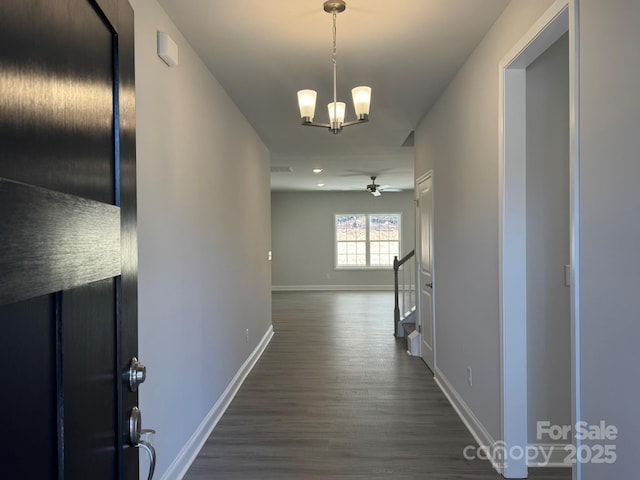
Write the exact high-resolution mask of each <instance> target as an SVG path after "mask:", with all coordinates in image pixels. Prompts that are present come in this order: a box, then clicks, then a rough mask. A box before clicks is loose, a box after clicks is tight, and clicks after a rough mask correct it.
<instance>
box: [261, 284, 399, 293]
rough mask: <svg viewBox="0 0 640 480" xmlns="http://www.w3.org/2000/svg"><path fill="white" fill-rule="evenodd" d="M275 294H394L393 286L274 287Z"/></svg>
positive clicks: (272, 289)
mask: <svg viewBox="0 0 640 480" xmlns="http://www.w3.org/2000/svg"><path fill="white" fill-rule="evenodd" d="M271 291H273V292H333V291H345V292H348V291H356V292H367V291H369V292H387V291H389V292H393V285H273V286H272V287H271Z"/></svg>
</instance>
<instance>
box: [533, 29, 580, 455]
mask: <svg viewBox="0 0 640 480" xmlns="http://www.w3.org/2000/svg"><path fill="white" fill-rule="evenodd" d="M526 88H527V100H526V101H527V142H526V143H527V161H526V162H527V169H526V176H527V187H526V188H527V370H528V372H527V381H528V389H527V391H528V392H529V395H528V397H529V398H528V402H527V408H528V410H529V443H530V444H531V443H533V444H535V443H545V444H549V443H565V444H566V443H570V442H567V441H562V440H557V441H555V442H554V440H553V439H550V438H544V439H539V438H537V429H536V425H537V422H538V421H548V422H551V423H552V424H553V425H570V424H571V310H570V290H569V287H568V286H566V285H565V278H564V266H565V265H568V264H570V263H571V261H570V251H569V241H570V238H569V230H570V229H569V222H570V218H569V37H568V34H565V35H564V36H563V37H562V38H561V39H560V40H558V41H557V42H556V43H555V44H554V45H552V46H551V47H550V48H549V49H548V50H547V51H546V52H544V53H543V54H542V55H541V56H540V57H538V59H537V60H535V61H534V62H533V63H532V64H531V65H530V66H529V67H528V68H527V73H526Z"/></svg>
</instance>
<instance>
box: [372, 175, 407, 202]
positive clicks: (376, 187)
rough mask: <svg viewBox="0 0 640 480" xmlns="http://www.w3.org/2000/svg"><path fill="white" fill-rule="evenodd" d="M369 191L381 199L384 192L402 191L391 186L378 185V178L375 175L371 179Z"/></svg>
mask: <svg viewBox="0 0 640 480" xmlns="http://www.w3.org/2000/svg"><path fill="white" fill-rule="evenodd" d="M367 191H368V192H369V193H370V194H371V195H373V196H374V197H379V196H380V195H382V192H384V191H387V192H399V191H401V190H400V189H398V188H393V187H392V186H391V185H378V184H377V183H376V176H375V175H373V176H372V177H371V183H370V184H369V185H367Z"/></svg>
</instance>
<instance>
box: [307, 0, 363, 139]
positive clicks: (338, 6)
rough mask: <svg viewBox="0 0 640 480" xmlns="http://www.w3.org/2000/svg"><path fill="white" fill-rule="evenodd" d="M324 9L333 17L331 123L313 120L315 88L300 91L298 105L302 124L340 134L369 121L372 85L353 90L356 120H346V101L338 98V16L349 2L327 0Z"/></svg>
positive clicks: (329, 108) (329, 106)
mask: <svg viewBox="0 0 640 480" xmlns="http://www.w3.org/2000/svg"><path fill="white" fill-rule="evenodd" d="M323 8H324V11H325V12H327V13H330V14H331V15H332V17H333V52H332V61H333V102H331V103H329V104H328V105H327V109H328V111H329V123H316V122H314V121H313V118H314V116H315V110H316V98H317V96H318V94H317V92H316V91H315V90H300V91H298V107H299V108H300V117H301V119H302V125H306V126H309V127H323V128H328V129H329V131H330V132H332V133H334V134H338V133H340V132H341V131H342V129H343V128H344V127H348V126H350V125H356V124H359V123H365V122H368V121H369V108H370V106H371V87H367V86H360V87H355V88H354V89H352V90H351V96H352V100H353V107H354V109H355V112H356V120H354V121H351V122H345V121H344V118H345V110H346V105H345V104H344V102H338V100H337V98H336V97H337V93H336V92H337V88H336V83H337V77H338V75H337V70H338V68H337V63H336V52H337V48H336V17H337V15H338V13H342V12H344V11H345V10H346V8H347V4H346V3H345V2H344V1H343V0H327V1H326V2H324V4H323Z"/></svg>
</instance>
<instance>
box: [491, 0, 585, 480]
mask: <svg viewBox="0 0 640 480" xmlns="http://www.w3.org/2000/svg"><path fill="white" fill-rule="evenodd" d="M577 31H578V30H577V15H576V2H575V1H574V0H558V1H557V2H555V3H554V4H553V5H552V6H551V7H550V8H549V9H548V10H547V12H545V14H544V15H543V16H542V17H541V18H540V19H539V20H538V22H536V24H535V25H534V26H533V27H532V28H531V29H530V30H529V32H527V34H526V35H525V36H524V37H523V38H522V39H521V40H520V41H519V42H518V43H517V44H516V45H515V46H514V47H513V48H512V49H511V51H510V52H509V53H508V54H507V55H506V56H505V58H504V59H503V60H502V61H501V62H500V65H499V99H500V105H499V115H500V120H499V121H500V129H499V131H500V144H499V154H500V163H499V165H500V167H499V169H500V187H501V188H500V217H499V218H500V257H499V258H500V265H499V272H500V282H499V291H500V298H499V302H500V336H501V338H500V343H501V367H500V368H501V423H502V438H501V440H502V441H503V442H504V444H505V446H506V452H505V458H504V464H503V465H502V466H500V468H501V473H502V474H503V476H504V477H505V478H525V477H526V476H527V466H528V465H527V456H526V455H524V456H518V455H514V456H511V455H510V454H509V452H511V451H518V450H519V449H520V448H522V449H525V450H524V451H527V450H526V449H527V447H528V446H529V444H530V442H529V440H530V435H529V428H530V427H529V425H528V414H529V408H528V402H529V396H528V395H529V393H528V371H527V370H528V369H527V360H528V335H527V334H528V332H527V314H528V312H527V278H528V271H527V253H528V245H527V153H528V152H527V135H528V132H527V86H526V80H527V67H529V66H530V65H531V64H533V63H534V61H535V60H536V59H538V58H539V57H540V55H542V54H543V53H544V52H546V51H547V50H548V49H549V47H551V46H552V45H554V44H555V43H556V42H557V41H558V40H559V39H560V38H561V37H563V36H564V35H565V34H567V32H568V42H569V139H568V143H569V172H568V178H569V181H568V190H569V239H570V240H569V256H570V260H569V266H568V272H567V283H570V294H569V295H570V300H569V304H570V317H571V326H570V346H569V345H567V348H568V349H570V350H571V352H570V357H571V375H570V376H571V380H570V384H571V393H570V403H571V417H572V418H571V421H572V424H574V425H575V423H576V419H578V418H580V402H579V400H580V399H579V395H578V393H577V392H579V388H578V387H579V379H580V372H579V362H578V359H579V346H578V345H579V344H578V342H577V339H578V337H579V310H578V305H579V303H578V299H579V284H578V282H577V279H578V278H579V276H578V272H579V265H578V262H577V258H578V255H577V252H578V248H579V238H578V235H577V232H578V219H579V217H578V211H577V209H578V202H577V198H578V186H579V183H578V155H577V147H576V146H577V145H578V142H577V138H578V123H577V120H578V115H577V108H578V103H577V101H576V99H577V95H578V88H577V86H578V82H577V72H578V68H577V60H578V56H577V45H578V42H577V40H576V39H577V35H578V33H577ZM529 273H530V272H529ZM533 433H534V435H535V432H533ZM574 442H575V440H574ZM579 470H580V467H579V465H577V466H574V471H573V478H574V479H578V478H580V471H579Z"/></svg>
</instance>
